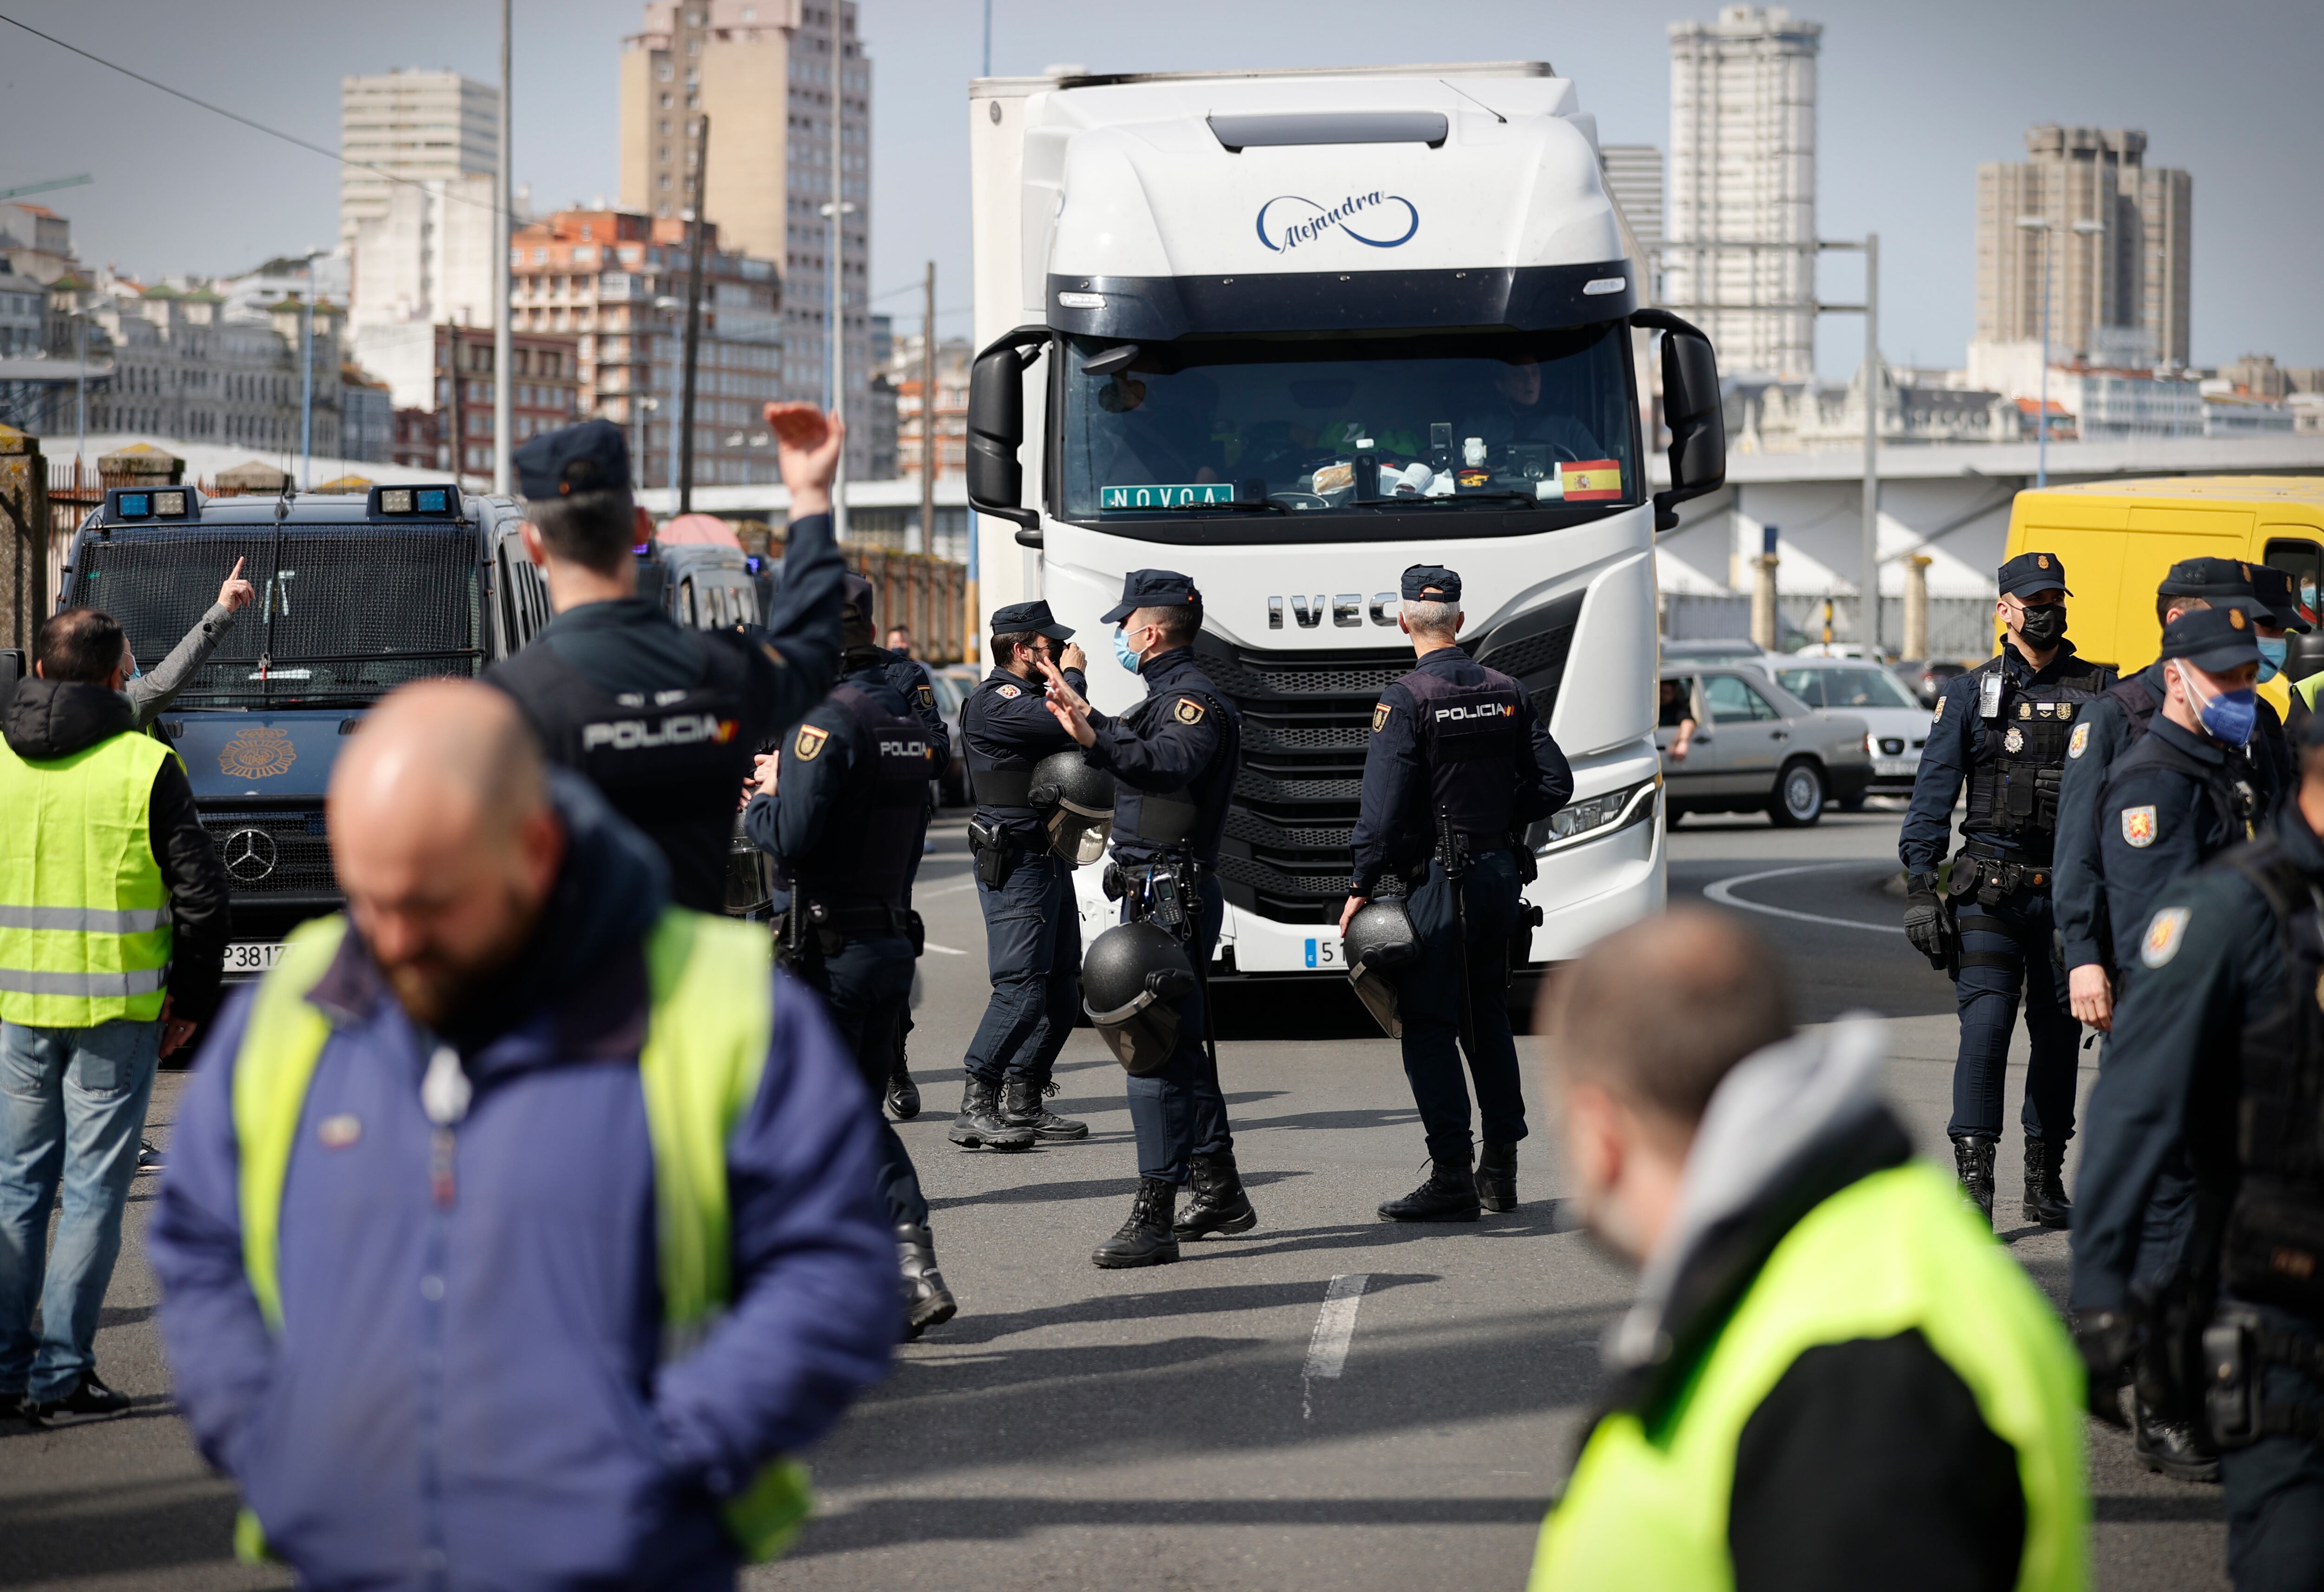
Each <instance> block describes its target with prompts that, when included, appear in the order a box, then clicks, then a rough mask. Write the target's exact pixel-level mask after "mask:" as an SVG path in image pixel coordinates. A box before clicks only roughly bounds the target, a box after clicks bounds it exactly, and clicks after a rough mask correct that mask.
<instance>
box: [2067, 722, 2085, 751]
mask: <svg viewBox="0 0 2324 1592" xmlns="http://www.w3.org/2000/svg"><path fill="white" fill-rule="evenodd" d="M2089 747H2090V727H2089V725H2088V724H2077V725H2075V726H2074V737H2073V739H2072V740H2070V741H2067V742H2066V755H2067V756H2068V757H2070V758H2078V757H2080V756H2081V755H2082V754H2083V753H2084V752H2086V751H2088V750H2089Z"/></svg>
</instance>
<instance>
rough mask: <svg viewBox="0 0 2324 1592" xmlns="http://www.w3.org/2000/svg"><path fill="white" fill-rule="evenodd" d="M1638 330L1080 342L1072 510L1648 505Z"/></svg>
mask: <svg viewBox="0 0 2324 1592" xmlns="http://www.w3.org/2000/svg"><path fill="white" fill-rule="evenodd" d="M1624 337H1625V333H1624V328H1623V326H1622V324H1621V323H1619V322H1609V323H1607V324H1606V325H1603V326H1597V327H1578V328H1569V329H1566V330H1562V331H1549V332H1514V331H1508V330H1499V331H1490V332H1450V333H1438V332H1431V333H1414V334H1406V335H1398V336H1347V335H1345V334H1333V335H1330V336H1323V335H1305V334H1303V335H1299V336H1266V337H1240V338H1188V339H1185V340H1182V341H1179V342H1176V343H1165V344H1155V345H1148V346H1142V347H1138V348H1136V349H1135V350H1134V351H1131V350H1129V348H1128V345H1121V344H1117V343H1111V342H1108V341H1106V340H1104V339H1101V338H1092V337H1069V338H1067V339H1066V340H1065V406H1064V408H1065V414H1064V457H1063V464H1064V488H1065V517H1066V518H1068V519H1073V520H1093V521H1097V522H1099V523H1104V522H1106V521H1109V520H1136V519H1138V518H1139V517H1147V518H1151V517H1152V516H1154V515H1157V514H1176V515H1194V514H1201V513H1204V512H1209V513H1214V514H1234V513H1267V514H1271V513H1275V512H1277V511H1281V512H1283V513H1286V514H1291V515H1350V516H1354V515H1370V514H1378V513H1380V512H1382V511H1414V510H1416V509H1421V508H1424V507H1427V508H1433V509H1434V511H1437V512H1441V513H1449V514H1458V513H1460V512H1462V511H1463V510H1469V509H1494V510H1499V511H1507V510H1508V509H1509V508H1511V507H1512V506H1519V507H1521V506H1523V505H1525V504H1526V503H1538V504H1541V505H1544V506H1547V507H1559V506H1562V505H1565V504H1572V505H1574V506H1577V507H1622V506H1625V505H1628V504H1633V503H1637V502H1641V501H1642V493H1643V492H1644V491H1645V485H1646V483H1645V482H1644V481H1643V480H1642V479H1641V477H1640V474H1639V471H1638V469H1637V461H1636V459H1635V457H1634V456H1633V453H1634V449H1633V446H1632V441H1631V436H1632V431H1633V418H1632V413H1631V399H1630V388H1629V381H1628V358H1627V353H1628V351H1627V347H1626V345H1625V341H1624ZM1093 367H1094V368H1093ZM1270 505H1271V507H1270Z"/></svg>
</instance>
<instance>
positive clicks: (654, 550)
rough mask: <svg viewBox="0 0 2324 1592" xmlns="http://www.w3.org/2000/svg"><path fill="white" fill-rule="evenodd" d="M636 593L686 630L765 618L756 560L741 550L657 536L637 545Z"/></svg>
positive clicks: (725, 626) (728, 627)
mask: <svg viewBox="0 0 2324 1592" xmlns="http://www.w3.org/2000/svg"><path fill="white" fill-rule="evenodd" d="M637 554H638V595H639V596H641V597H643V598H644V599H645V600H646V601H647V602H649V603H654V604H656V605H657V606H658V607H659V608H660V609H661V611H662V612H664V613H667V614H669V617H670V618H671V619H672V620H674V621H677V622H678V624H680V625H683V626H685V627H686V628H687V630H733V628H734V627H735V626H736V625H754V624H759V623H761V622H762V621H764V619H765V617H766V610H765V602H764V599H763V596H762V591H761V576H760V575H759V571H758V564H759V562H760V561H759V560H758V559H755V558H752V557H749V556H747V555H746V554H744V553H743V551H742V548H729V547H722V546H719V545H717V544H715V543H698V542H676V543H672V542H664V541H661V540H659V539H657V540H655V541H652V542H650V543H648V544H646V545H645V546H643V547H641V548H638V550H637Z"/></svg>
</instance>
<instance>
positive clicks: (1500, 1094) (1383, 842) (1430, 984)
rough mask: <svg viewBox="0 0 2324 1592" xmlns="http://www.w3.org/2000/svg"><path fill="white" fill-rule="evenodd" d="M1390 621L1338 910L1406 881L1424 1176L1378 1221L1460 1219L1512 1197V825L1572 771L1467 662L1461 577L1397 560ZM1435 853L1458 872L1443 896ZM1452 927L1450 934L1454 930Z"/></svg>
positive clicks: (1515, 1108)
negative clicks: (1480, 1143) (1393, 621)
mask: <svg viewBox="0 0 2324 1592" xmlns="http://www.w3.org/2000/svg"><path fill="white" fill-rule="evenodd" d="M1402 595H1403V610H1402V612H1400V613H1399V614H1398V615H1397V627H1398V628H1399V629H1401V630H1403V631H1404V632H1405V634H1406V635H1408V636H1410V637H1411V638H1412V649H1413V651H1414V653H1415V654H1416V656H1417V658H1418V659H1419V663H1418V667H1416V668H1414V669H1413V670H1412V672H1411V673H1409V674H1407V675H1406V676H1403V677H1402V678H1401V679H1398V680H1396V681H1394V682H1392V683H1391V684H1390V685H1389V686H1388V688H1387V689H1386V690H1384V691H1382V692H1381V693H1380V697H1379V704H1378V705H1377V706H1375V707H1374V708H1373V709H1372V738H1371V741H1370V743H1369V745H1368V746H1367V747H1366V748H1365V750H1364V785H1363V798H1362V803H1361V805H1360V809H1359V810H1358V812H1357V814H1356V827H1355V833H1354V840H1353V844H1354V851H1355V874H1354V879H1353V882H1352V883H1351V885H1350V887H1349V891H1350V893H1349V896H1348V902H1347V905H1346V906H1345V907H1343V908H1342V910H1341V913H1340V933H1341V934H1342V936H1344V935H1345V934H1347V932H1348V921H1349V920H1350V919H1351V918H1352V917H1354V916H1355V915H1356V913H1357V911H1358V910H1359V909H1360V908H1361V907H1362V906H1364V904H1365V903H1366V902H1367V901H1368V900H1369V899H1370V898H1371V897H1372V896H1373V895H1375V894H1376V893H1378V892H1379V888H1380V886H1381V884H1382V882H1383V880H1393V881H1394V882H1395V886H1396V888H1397V889H1399V890H1401V891H1403V892H1404V893H1406V894H1407V895H1408V897H1409V906H1408V907H1407V910H1408V911H1409V913H1410V915H1411V917H1412V925H1413V930H1414V933H1415V934H1416V937H1417V938H1418V939H1419V942H1420V945H1421V954H1420V957H1419V959H1418V960H1417V961H1416V962H1413V963H1410V964H1408V965H1407V966H1406V968H1405V969H1404V970H1403V971H1402V976H1401V979H1400V980H1399V984H1398V988H1397V1019H1398V1022H1399V1023H1400V1025H1401V1026H1402V1027H1403V1030H1404V1035H1403V1045H1404V1074H1405V1077H1406V1079H1407V1080H1409V1081H1410V1082H1411V1084H1412V1098H1413V1101H1414V1103H1415V1104H1416V1105H1417V1106H1418V1107H1419V1108H1420V1121H1421V1126H1422V1127H1423V1128H1424V1129H1425V1132H1426V1133H1427V1136H1428V1157H1429V1164H1430V1167H1431V1171H1430V1173H1429V1177H1428V1181H1427V1182H1424V1183H1422V1184H1421V1185H1420V1187H1418V1188H1417V1189H1415V1190H1414V1191H1413V1192H1411V1193H1409V1194H1406V1196H1405V1197H1404V1198H1402V1199H1400V1200H1391V1201H1388V1202H1387V1203H1386V1204H1384V1205H1382V1206H1381V1207H1380V1208H1379V1215H1380V1219H1381V1220H1383V1221H1474V1220H1476V1219H1477V1213H1478V1207H1479V1203H1480V1201H1481V1202H1482V1203H1483V1205H1484V1206H1485V1207H1486V1208H1488V1209H1490V1210H1516V1209H1517V1141H1518V1140H1519V1139H1521V1138H1523V1137H1525V1136H1526V1119H1525V1095H1524V1092H1523V1090H1521V1089H1520V1088H1519V1086H1518V1082H1517V1042H1516V1040H1515V1039H1514V1038H1512V1037H1511V1035H1510V1033H1509V1013H1508V1003H1507V1000H1506V999H1505V998H1504V996H1505V989H1506V986H1507V984H1508V954H1509V946H1510V943H1511V941H1512V940H1513V939H1515V938H1516V937H1517V936H1518V935H1520V934H1528V933H1529V931H1530V925H1528V924H1526V922H1524V921H1522V920H1521V919H1520V916H1519V912H1520V909H1521V907H1522V906H1523V891H1524V888H1525V887H1524V881H1525V880H1526V879H1531V878H1532V877H1533V866H1532V864H1533V853H1532V851H1530V850H1529V849H1528V848H1527V847H1526V843H1525V836H1524V833H1523V832H1524V830H1525V828H1526V825H1528V824H1532V823H1533V822H1534V821H1535V819H1539V818H1546V817H1548V816H1549V815H1550V814H1552V813H1554V812H1555V811H1557V809H1558V808H1560V807H1562V806H1563V805H1565V801H1566V798H1567V797H1568V796H1572V794H1573V771H1572V768H1570V767H1569V766H1568V765H1567V763H1566V760H1565V754H1564V753H1563V752H1562V751H1560V750H1558V749H1557V743H1556V742H1555V741H1552V740H1551V739H1550V736H1549V728H1548V726H1547V725H1545V724H1544V723H1543V722H1541V715H1540V714H1539V713H1535V711H1534V705H1533V699H1532V698H1531V697H1529V696H1527V695H1526V693H1525V690H1524V688H1523V687H1522V686H1519V685H1518V684H1517V682H1516V681H1515V680H1513V679H1511V678H1510V677H1509V676H1507V675H1504V674H1501V673H1499V671H1497V670H1494V669H1489V668H1485V667H1481V666H1480V665H1478V664H1476V663H1472V662H1471V661H1470V658H1469V655H1468V654H1467V653H1466V652H1464V651H1463V650H1462V649H1461V648H1460V646H1459V645H1457V644H1456V642H1455V641H1454V640H1453V639H1454V638H1455V637H1456V636H1458V635H1459V634H1460V633H1461V625H1462V619H1463V615H1462V612H1461V577H1460V576H1459V575H1455V574H1454V573H1453V572H1452V571H1451V570H1449V569H1440V568H1438V567H1436V566H1433V565H1425V564H1416V565H1414V566H1412V567H1411V568H1409V569H1407V570H1406V571H1405V572H1404V581H1403V585H1402ZM1448 863H1449V864H1450V865H1451V866H1452V868H1453V869H1457V870H1460V872H1461V874H1462V882H1461V885H1460V887H1459V888H1460V889H1461V899H1460V902H1459V904H1457V905H1456V903H1455V900H1454V897H1453V894H1452V892H1453V889H1454V888H1455V887H1454V884H1453V882H1452V878H1451V876H1450V874H1449V872H1448V868H1447V865H1448ZM1464 929H1465V930H1466V932H1467V938H1466V940H1465V942H1464V940H1463V939H1462V930H1464ZM1456 1036H1457V1037H1458V1039H1459V1041H1460V1047H1461V1050H1462V1051H1465V1052H1466V1053H1467V1054H1468V1058H1469V1071H1470V1072H1471V1074H1472V1075H1473V1076H1474V1077H1475V1079H1476V1083H1477V1107H1478V1110H1479V1112H1480V1115H1481V1116H1482V1118H1483V1126H1484V1134H1485V1147H1484V1155H1482V1157H1481V1158H1480V1160H1479V1161H1478V1162H1477V1164H1476V1166H1475V1168H1474V1170H1473V1171H1472V1170H1471V1148H1472V1146H1471V1140H1470V1136H1469V1091H1468V1090H1467V1088H1466V1087H1465V1086H1464V1085H1463V1083H1462V1077H1461V1056H1460V1054H1459V1053H1458V1052H1456V1051H1455V1050H1454V1048H1453V1042H1454V1039H1455V1037H1456Z"/></svg>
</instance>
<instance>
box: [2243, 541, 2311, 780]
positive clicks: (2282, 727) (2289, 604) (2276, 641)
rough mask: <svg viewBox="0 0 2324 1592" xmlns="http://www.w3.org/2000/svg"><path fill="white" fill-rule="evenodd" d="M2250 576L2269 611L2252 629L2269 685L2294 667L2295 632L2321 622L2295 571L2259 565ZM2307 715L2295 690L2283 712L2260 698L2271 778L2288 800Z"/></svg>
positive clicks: (2256, 594)
mask: <svg viewBox="0 0 2324 1592" xmlns="http://www.w3.org/2000/svg"><path fill="white" fill-rule="evenodd" d="M2251 578H2252V595H2253V596H2254V597H2255V598H2257V599H2258V600H2259V604H2260V606H2261V607H2262V608H2263V609H2264V610H2266V612H2262V613H2255V614H2253V615H2252V629H2253V630H2254V631H2255V632H2256V633H2257V635H2258V637H2259V683H2260V684H2261V685H2263V686H2264V685H2266V684H2267V683H2268V682H2269V681H2270V680H2273V679H2275V678H2277V677H2278V676H2282V674H2283V673H2284V671H2285V670H2286V669H2288V668H2290V667H2291V665H2292V633H2293V632H2294V631H2298V632H2300V633H2301V634H2303V635H2304V634H2306V633H2307V632H2309V631H2310V630H2314V629H2315V628H2316V627H2315V625H2314V624H2313V623H2312V622H2311V621H2310V620H2309V617H2308V615H2307V614H2306V613H2305V612H2302V611H2301V606H2300V593H2299V584H2298V583H2297V582H2295V581H2294V580H2293V579H2292V573H2291V571H2289V570H2284V569H2277V568H2275V567H2274V566H2272V565H2266V564H2255V565H2253V566H2251ZM2307 716H2308V704H2307V702H2306V701H2305V700H2303V699H2302V698H2301V695H2300V694H2299V693H2298V692H2296V691H2295V692H2293V693H2292V694H2291V706H2290V708H2289V709H2288V710H2287V711H2286V712H2285V713H2282V714H2279V713H2277V712H2276V711H2275V704H2273V703H2272V702H2270V701H2268V700H2267V698H2265V697H2264V696H2263V697H2261V698H2260V714H2259V731H2258V734H2257V737H2256V739H2257V740H2258V741H2260V743H2261V744H2263V745H2264V746H2265V747H2266V749H2267V750H2268V753H2269V755H2270V757H2271V759H2273V763H2274V768H2273V769H2272V770H2271V776H2270V777H2271V778H2272V780H2273V784H2274V786H2275V790H2276V796H2277V799H2278V800H2284V799H2288V796H2289V793H2290V792H2292V790H2295V789H2297V788H2298V787H2299V785H2300V759H2299V758H2298V756H2297V755H2296V754H2295V750H2294V749H2295V748H2296V747H2297V746H2298V745H2299V738H2300V731H2301V726H2302V725H2303V724H2304V723H2305V722H2306V721H2307Z"/></svg>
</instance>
